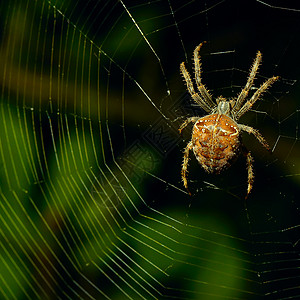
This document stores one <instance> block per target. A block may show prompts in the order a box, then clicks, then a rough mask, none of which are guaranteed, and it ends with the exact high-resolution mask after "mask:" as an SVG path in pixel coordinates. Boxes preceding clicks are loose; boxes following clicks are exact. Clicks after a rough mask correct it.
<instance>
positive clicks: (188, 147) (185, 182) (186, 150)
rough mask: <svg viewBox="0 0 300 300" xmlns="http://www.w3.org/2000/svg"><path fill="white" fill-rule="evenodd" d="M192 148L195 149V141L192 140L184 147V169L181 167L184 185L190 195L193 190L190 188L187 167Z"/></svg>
mask: <svg viewBox="0 0 300 300" xmlns="http://www.w3.org/2000/svg"><path fill="white" fill-rule="evenodd" d="M192 149H193V143H192V141H190V142H189V143H188V144H187V146H186V147H185V149H184V156H183V163H182V169H181V178H182V181H183V185H184V187H185V188H186V189H187V191H188V193H189V195H191V192H190V191H189V189H188V182H187V172H188V171H187V168H188V163H189V152H190V150H192Z"/></svg>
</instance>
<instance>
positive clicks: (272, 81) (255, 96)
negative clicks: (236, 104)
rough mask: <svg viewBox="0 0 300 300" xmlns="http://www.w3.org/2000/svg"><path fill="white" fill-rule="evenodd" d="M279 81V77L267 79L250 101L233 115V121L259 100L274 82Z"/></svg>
mask: <svg viewBox="0 0 300 300" xmlns="http://www.w3.org/2000/svg"><path fill="white" fill-rule="evenodd" d="M278 79H279V76H273V77H271V78H269V79H267V80H266V81H265V82H264V83H263V84H262V85H261V86H260V87H259V89H258V90H257V91H256V92H255V93H254V94H253V96H252V97H251V99H250V100H248V101H247V102H246V103H245V104H244V105H243V107H242V108H241V109H240V110H239V111H238V112H237V113H236V114H235V119H236V120H238V119H239V118H240V117H241V116H242V115H243V114H244V113H246V112H247V111H248V110H249V109H250V108H251V107H252V105H253V104H254V103H255V102H256V101H257V100H258V99H259V97H260V96H261V95H262V93H264V92H265V91H266V90H267V89H268V88H269V87H270V86H271V85H272V84H273V83H274V82H275V81H276V80H278Z"/></svg>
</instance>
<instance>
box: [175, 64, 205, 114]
mask: <svg viewBox="0 0 300 300" xmlns="http://www.w3.org/2000/svg"><path fill="white" fill-rule="evenodd" d="M180 71H181V73H182V75H183V77H184V80H185V83H186V86H187V88H188V91H189V93H190V95H191V96H192V98H193V100H194V101H195V102H196V103H197V104H198V105H199V106H200V107H201V108H203V109H204V110H205V111H206V112H208V113H210V112H211V107H210V106H209V105H208V104H207V103H206V102H205V101H204V100H203V99H201V97H200V96H199V95H198V93H196V92H195V89H194V86H193V82H192V79H191V76H190V74H189V72H188V71H187V69H186V67H185V65H184V62H182V63H181V64H180Z"/></svg>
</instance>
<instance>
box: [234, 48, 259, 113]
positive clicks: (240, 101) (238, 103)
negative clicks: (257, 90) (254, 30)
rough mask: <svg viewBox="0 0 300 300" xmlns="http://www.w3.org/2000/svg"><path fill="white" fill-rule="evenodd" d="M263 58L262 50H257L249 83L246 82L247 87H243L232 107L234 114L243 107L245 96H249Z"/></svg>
mask: <svg viewBox="0 0 300 300" xmlns="http://www.w3.org/2000/svg"><path fill="white" fill-rule="evenodd" d="M261 60H262V55H261V52H260V51H257V54H256V58H255V60H254V61H253V64H252V68H251V71H250V74H249V77H248V80H247V83H246V85H245V87H244V88H243V89H242V91H241V93H240V94H239V95H238V98H237V99H236V103H235V106H234V108H233V109H232V112H233V114H235V113H237V112H238V111H239V110H240V109H241V107H242V104H243V102H244V100H245V98H246V97H247V96H248V93H249V90H250V88H251V86H252V85H253V81H254V79H255V76H256V73H257V70H258V67H259V65H260V63H261Z"/></svg>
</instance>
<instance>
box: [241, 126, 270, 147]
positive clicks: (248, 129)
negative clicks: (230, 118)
mask: <svg viewBox="0 0 300 300" xmlns="http://www.w3.org/2000/svg"><path fill="white" fill-rule="evenodd" d="M239 127H240V130H243V131H246V132H248V133H249V134H253V135H254V136H255V137H256V138H257V140H258V141H259V142H260V143H261V144H262V145H263V146H264V147H265V148H266V149H267V150H269V151H270V147H269V145H268V143H267V141H266V140H265V138H264V137H263V136H262V135H261V134H260V132H259V131H258V130H257V129H254V128H252V127H250V126H247V125H243V124H239Z"/></svg>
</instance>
